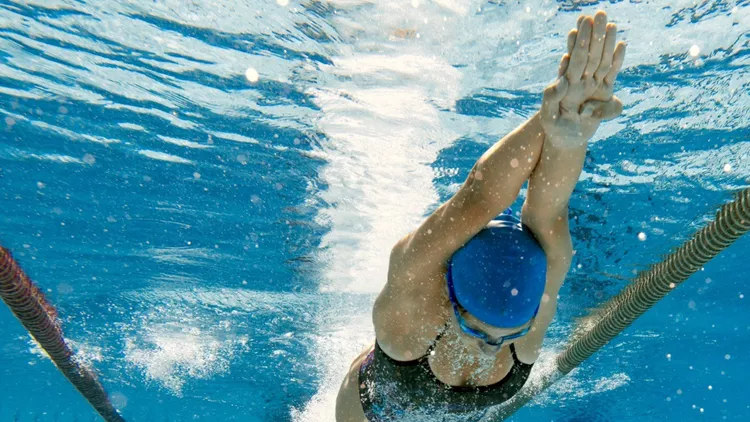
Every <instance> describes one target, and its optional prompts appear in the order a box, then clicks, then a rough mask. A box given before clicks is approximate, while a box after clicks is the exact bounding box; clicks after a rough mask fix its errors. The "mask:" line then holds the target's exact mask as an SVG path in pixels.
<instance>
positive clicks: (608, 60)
mask: <svg viewBox="0 0 750 422" xmlns="http://www.w3.org/2000/svg"><path fill="white" fill-rule="evenodd" d="M615 43H617V25H615V24H613V23H609V24H607V35H606V37H605V41H604V49H603V51H602V60H601V62H600V63H599V68H598V69H597V70H596V73H594V79H596V80H597V81H601V80H602V79H604V77H605V76H607V73H609V71H610V69H612V55H613V54H614V52H615Z"/></svg>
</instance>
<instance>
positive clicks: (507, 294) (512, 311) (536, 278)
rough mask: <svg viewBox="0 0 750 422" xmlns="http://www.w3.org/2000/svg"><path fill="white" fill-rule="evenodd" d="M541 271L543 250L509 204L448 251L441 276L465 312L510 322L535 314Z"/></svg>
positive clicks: (544, 266)
mask: <svg viewBox="0 0 750 422" xmlns="http://www.w3.org/2000/svg"><path fill="white" fill-rule="evenodd" d="M546 275H547V257H546V255H545V254H544V250H543V249H542V247H541V245H540V244H539V242H537V241H536V239H535V238H534V236H533V234H532V233H531V231H530V230H529V228H528V227H527V226H525V225H522V224H521V221H520V220H518V219H517V218H515V217H513V215H511V211H510V209H508V210H506V211H505V212H504V213H503V214H501V215H500V216H498V217H497V218H495V219H494V220H492V221H491V222H490V223H489V224H487V226H485V228H484V229H482V231H480V232H479V233H477V235H476V236H474V237H473V238H472V239H471V240H470V241H469V242H467V243H466V244H465V245H464V246H463V247H462V248H461V249H459V250H458V251H456V253H454V254H453V256H452V257H451V259H450V261H449V262H448V273H447V275H446V276H447V277H450V278H451V280H452V281H453V288H454V291H455V293H456V300H457V301H458V303H459V304H460V305H461V306H463V307H464V309H466V310H467V311H468V312H469V313H471V314H472V315H474V316H475V317H476V318H478V319H479V320H480V321H482V322H484V323H487V324H490V325H493V326H495V327H500V328H513V327H518V326H520V325H523V324H525V323H527V322H528V321H529V320H530V319H531V318H533V317H534V313H535V312H536V310H537V307H538V306H539V303H540V302H541V299H542V294H543V293H544V286H545V283H546V280H547V278H546Z"/></svg>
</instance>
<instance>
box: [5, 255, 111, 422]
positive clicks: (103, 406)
mask: <svg viewBox="0 0 750 422" xmlns="http://www.w3.org/2000/svg"><path fill="white" fill-rule="evenodd" d="M0 297H2V299H3V302H5V304H6V305H8V307H9V308H10V310H11V311H12V312H13V314H14V315H15V316H16V318H18V320H19V321H21V324H23V326H24V327H26V329H27V330H28V331H29V333H31V335H32V336H33V337H34V339H35V340H36V341H37V343H39V345H40V346H42V348H43V349H44V351H45V352H47V354H48V355H49V357H50V358H51V359H52V362H54V363H55V365H56V366H57V368H58V369H59V370H60V372H62V374H63V375H65V377H66V378H67V379H68V380H69V381H70V382H71V383H72V384H73V386H74V387H75V388H76V389H77V390H78V391H79V392H80V393H81V394H82V395H83V397H84V398H86V400H88V402H89V403H91V406H93V407H94V409H96V411H97V412H99V414H100V415H101V416H102V418H104V420H105V421H107V422H125V420H124V419H123V418H122V416H120V414H119V413H117V410H115V408H114V406H112V403H111V402H110V401H109V397H108V396H107V393H106V391H104V387H102V385H101V384H100V383H99V380H97V378H96V375H95V374H94V372H93V371H91V370H90V369H88V368H87V367H85V366H83V365H82V364H81V363H79V362H77V361H76V359H75V357H74V356H73V351H72V350H70V347H68V345H67V344H66V343H65V339H64V338H63V332H62V328H61V327H60V322H59V320H58V319H57V312H56V311H55V308H54V306H52V305H51V304H50V303H49V302H47V299H45V297H44V295H43V294H42V292H41V291H40V290H39V288H38V287H37V286H36V285H34V283H33V282H32V281H31V280H30V279H29V278H28V277H27V276H26V274H24V272H23V270H22V269H21V267H20V266H19V265H18V264H17V263H16V261H15V260H14V259H13V257H12V256H11V254H10V251H8V250H7V249H5V248H3V247H0Z"/></svg>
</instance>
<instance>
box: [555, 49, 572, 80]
mask: <svg viewBox="0 0 750 422" xmlns="http://www.w3.org/2000/svg"><path fill="white" fill-rule="evenodd" d="M569 63H570V54H566V55H564V56H563V57H562V60H560V68H559V69H558V71H557V76H558V77H561V76H562V75H564V74H565V71H566V70H568V64H569Z"/></svg>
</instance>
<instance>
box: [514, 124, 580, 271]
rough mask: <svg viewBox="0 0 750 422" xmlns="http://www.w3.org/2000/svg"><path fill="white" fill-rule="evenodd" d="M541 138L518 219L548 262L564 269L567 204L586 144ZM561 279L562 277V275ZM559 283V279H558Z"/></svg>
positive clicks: (568, 248) (568, 242) (570, 248)
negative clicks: (564, 144) (561, 143)
mask: <svg viewBox="0 0 750 422" xmlns="http://www.w3.org/2000/svg"><path fill="white" fill-rule="evenodd" d="M556 145H557V144H556V143H554V142H549V140H548V139H546V138H545V142H544V144H543V146H542V153H541V156H540V158H539V161H538V162H537V165H536V167H535V168H534V170H533V171H532V173H531V176H530V177H529V187H528V191H527V193H526V201H525V202H524V204H523V208H522V209H521V215H522V216H523V217H522V219H523V221H524V223H525V224H526V225H528V226H529V227H531V229H532V230H533V231H534V234H535V235H536V236H537V238H538V239H539V241H540V243H541V244H542V247H543V248H544V250H545V252H546V254H547V257H548V258H549V259H550V261H556V260H559V261H560V262H559V265H561V266H562V267H564V268H565V269H566V270H567V267H568V266H569V265H570V258H571V257H572V254H573V246H572V241H571V238H570V229H569V226H568V202H569V201H570V195H571V194H572V193H573V189H575V186H576V183H577V182H578V178H579V176H580V175H581V171H582V169H583V161H584V159H585V158H586V148H587V145H586V144H584V145H582V146H578V147H559V146H556ZM563 277H564V276H563ZM559 281H560V283H562V280H559Z"/></svg>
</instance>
